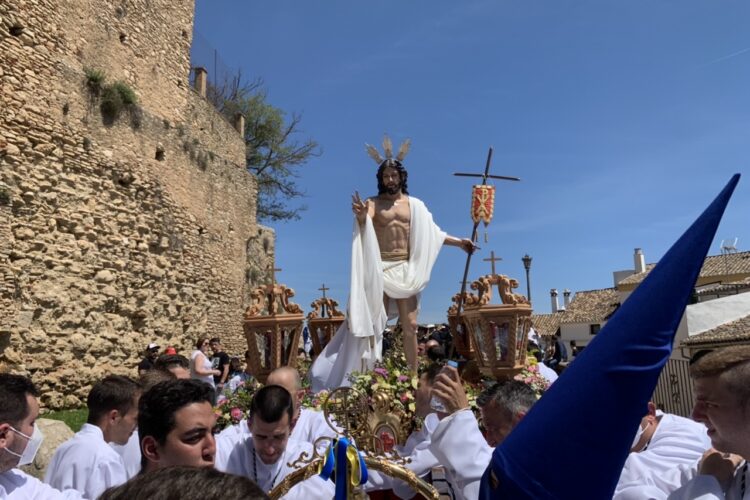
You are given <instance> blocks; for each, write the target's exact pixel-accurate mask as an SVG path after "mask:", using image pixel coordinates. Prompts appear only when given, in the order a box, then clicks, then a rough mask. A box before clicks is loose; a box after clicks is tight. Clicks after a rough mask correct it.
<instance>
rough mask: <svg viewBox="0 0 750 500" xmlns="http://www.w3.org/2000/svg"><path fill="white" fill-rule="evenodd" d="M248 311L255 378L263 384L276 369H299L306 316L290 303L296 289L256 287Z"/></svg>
mask: <svg viewBox="0 0 750 500" xmlns="http://www.w3.org/2000/svg"><path fill="white" fill-rule="evenodd" d="M250 296H251V298H252V303H251V304H250V306H249V307H248V308H247V310H246V311H245V317H244V322H243V327H244V330H245V337H246V338H247V347H248V351H250V359H249V362H250V366H251V368H252V370H253V375H254V376H255V377H256V378H258V379H259V380H260V381H261V382H263V383H265V382H266V377H268V374H269V373H271V372H272V371H273V370H275V369H276V368H279V367H281V366H291V367H293V368H296V367H297V349H298V346H299V337H300V333H301V332H302V324H303V322H304V320H305V317H304V315H303V313H302V309H301V308H300V306H298V305H297V304H294V303H293V302H290V301H289V299H290V298H291V297H294V290H292V289H291V288H287V287H286V286H285V285H279V284H277V283H273V284H270V285H266V286H260V287H257V288H255V289H254V290H253V291H252V292H251V293H250Z"/></svg>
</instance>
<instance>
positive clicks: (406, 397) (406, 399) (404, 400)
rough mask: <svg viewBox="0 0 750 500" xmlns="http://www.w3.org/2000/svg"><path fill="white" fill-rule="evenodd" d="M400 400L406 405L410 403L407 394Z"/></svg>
mask: <svg viewBox="0 0 750 500" xmlns="http://www.w3.org/2000/svg"><path fill="white" fill-rule="evenodd" d="M400 399H401V402H402V403H406V402H407V401H409V396H407V395H406V394H402V395H401V398H400Z"/></svg>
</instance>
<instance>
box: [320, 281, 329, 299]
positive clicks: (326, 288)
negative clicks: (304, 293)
mask: <svg viewBox="0 0 750 500" xmlns="http://www.w3.org/2000/svg"><path fill="white" fill-rule="evenodd" d="M318 290H320V291H322V292H323V298H324V299H325V298H326V290H330V288H328V287H327V286H326V284H325V283H323V285H321V287H320V288H318Z"/></svg>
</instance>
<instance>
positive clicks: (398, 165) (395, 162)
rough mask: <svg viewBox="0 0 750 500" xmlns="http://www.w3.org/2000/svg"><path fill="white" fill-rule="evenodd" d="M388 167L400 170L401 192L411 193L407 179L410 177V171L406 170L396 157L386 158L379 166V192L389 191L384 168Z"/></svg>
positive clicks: (377, 175)
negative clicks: (384, 176) (384, 182)
mask: <svg viewBox="0 0 750 500" xmlns="http://www.w3.org/2000/svg"><path fill="white" fill-rule="evenodd" d="M388 167H390V168H392V169H394V170H396V171H397V172H398V175H399V177H400V178H401V192H402V193H404V194H409V191H408V190H407V188H406V179H407V178H408V177H409V173H408V172H407V171H406V169H405V168H404V167H403V165H401V162H400V161H398V160H394V159H390V160H385V161H383V163H381V164H380V166H379V167H378V173H377V174H376V177H377V178H378V194H383V193H386V192H388V188H386V187H385V184H383V170H385V169H386V168H388Z"/></svg>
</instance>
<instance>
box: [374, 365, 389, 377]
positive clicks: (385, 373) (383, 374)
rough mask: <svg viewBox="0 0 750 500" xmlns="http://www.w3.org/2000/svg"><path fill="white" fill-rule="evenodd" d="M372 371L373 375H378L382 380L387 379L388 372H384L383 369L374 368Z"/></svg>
mask: <svg viewBox="0 0 750 500" xmlns="http://www.w3.org/2000/svg"><path fill="white" fill-rule="evenodd" d="M372 371H374V372H375V373H377V374H378V375H380V376H381V377H383V378H386V377H388V370H386V369H385V368H380V367H378V368H375V369H374V370H372Z"/></svg>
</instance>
